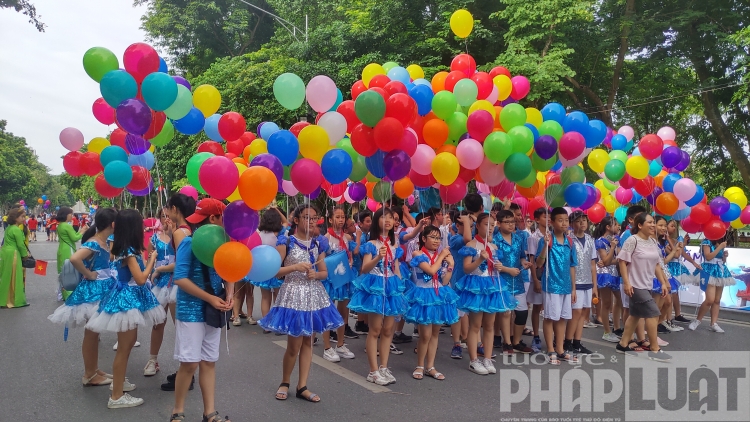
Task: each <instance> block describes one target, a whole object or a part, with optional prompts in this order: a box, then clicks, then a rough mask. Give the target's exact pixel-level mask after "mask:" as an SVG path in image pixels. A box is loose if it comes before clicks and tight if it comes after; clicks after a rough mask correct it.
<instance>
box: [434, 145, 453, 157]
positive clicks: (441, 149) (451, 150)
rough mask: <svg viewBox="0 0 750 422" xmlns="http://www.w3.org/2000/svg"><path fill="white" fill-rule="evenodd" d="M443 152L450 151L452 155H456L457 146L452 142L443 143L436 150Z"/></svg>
mask: <svg viewBox="0 0 750 422" xmlns="http://www.w3.org/2000/svg"><path fill="white" fill-rule="evenodd" d="M441 152H448V153H450V154H451V155H456V146H455V145H452V144H447V145H443V146H441V147H440V148H438V149H437V150H435V154H436V155H437V154H440V153H441Z"/></svg>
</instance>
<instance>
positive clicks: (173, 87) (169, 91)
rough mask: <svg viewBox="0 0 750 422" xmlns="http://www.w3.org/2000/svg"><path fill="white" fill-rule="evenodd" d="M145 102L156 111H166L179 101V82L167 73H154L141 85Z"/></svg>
mask: <svg viewBox="0 0 750 422" xmlns="http://www.w3.org/2000/svg"><path fill="white" fill-rule="evenodd" d="M141 94H143V101H145V102H146V104H148V106H149V107H151V109H153V110H155V111H164V110H166V109H168V108H169V106H171V105H172V103H174V100H176V99H177V82H175V80H174V79H172V77H171V76H169V75H167V74H166V73H161V72H154V73H151V74H150V75H148V76H146V78H145V79H144V80H143V83H141Z"/></svg>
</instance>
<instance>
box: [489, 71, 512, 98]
mask: <svg viewBox="0 0 750 422" xmlns="http://www.w3.org/2000/svg"><path fill="white" fill-rule="evenodd" d="M492 83H494V84H495V86H496V87H497V99H498V100H500V101H503V100H507V99H508V97H509V96H510V91H511V90H513V84H512V83H511V82H510V78H509V77H507V76H505V75H497V76H495V77H494V78H492Z"/></svg>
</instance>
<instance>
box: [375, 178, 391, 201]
mask: <svg viewBox="0 0 750 422" xmlns="http://www.w3.org/2000/svg"><path fill="white" fill-rule="evenodd" d="M391 196H393V193H392V192H391V184H390V182H384V181H382V180H381V181H380V182H378V183H376V184H375V187H374V188H372V197H373V198H375V202H380V203H384V202H388V201H390V200H391Z"/></svg>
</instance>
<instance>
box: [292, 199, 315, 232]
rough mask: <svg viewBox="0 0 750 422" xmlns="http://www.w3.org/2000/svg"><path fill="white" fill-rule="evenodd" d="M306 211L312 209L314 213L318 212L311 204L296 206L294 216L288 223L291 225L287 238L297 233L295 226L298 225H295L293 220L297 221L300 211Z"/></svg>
mask: <svg viewBox="0 0 750 422" xmlns="http://www.w3.org/2000/svg"><path fill="white" fill-rule="evenodd" d="M306 209H312V210H313V211H315V212H316V213H317V212H318V209H317V208H315V207H314V206H313V205H312V204H300V205H297V208H295V209H294V214H293V215H294V216H293V217H292V219H291V221H290V222H289V223H290V224H291V226H290V227H289V236H292V235H294V234H295V233H297V226H298V224H297V223H295V222H294V220H295V219H297V220H299V218H300V214H301V213H302V211H304V210H306ZM316 223H317V222H316Z"/></svg>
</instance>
